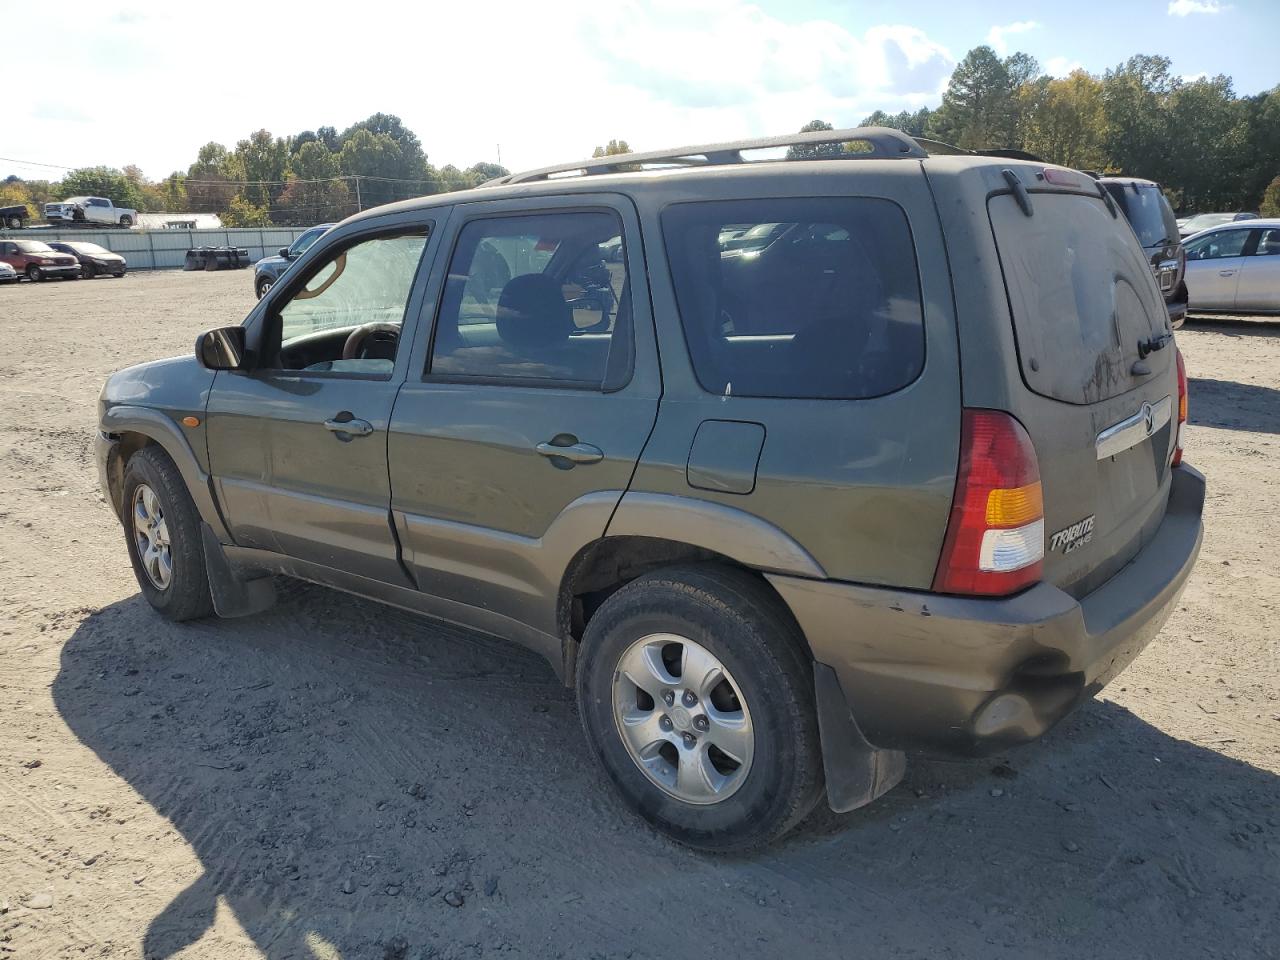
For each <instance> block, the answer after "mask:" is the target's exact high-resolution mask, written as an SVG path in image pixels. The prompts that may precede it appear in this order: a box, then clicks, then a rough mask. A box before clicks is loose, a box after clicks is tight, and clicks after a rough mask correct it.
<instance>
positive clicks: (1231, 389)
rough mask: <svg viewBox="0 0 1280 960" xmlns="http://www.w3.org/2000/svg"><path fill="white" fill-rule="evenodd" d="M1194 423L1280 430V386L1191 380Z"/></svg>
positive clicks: (1238, 428)
mask: <svg viewBox="0 0 1280 960" xmlns="http://www.w3.org/2000/svg"><path fill="white" fill-rule="evenodd" d="M1189 394H1190V398H1191V403H1190V404H1189V407H1190V409H1189V411H1188V419H1189V420H1190V422H1191V424H1192V426H1197V427H1216V428H1218V429H1220V430H1244V431H1248V432H1250V433H1280V390H1278V389H1276V388H1275V387H1266V386H1262V385H1261V384H1256V383H1240V382H1238V381H1235V380H1206V379H1204V378H1201V377H1192V378H1191V379H1190V381H1189Z"/></svg>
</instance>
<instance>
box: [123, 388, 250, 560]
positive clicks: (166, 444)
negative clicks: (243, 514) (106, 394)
mask: <svg viewBox="0 0 1280 960" xmlns="http://www.w3.org/2000/svg"><path fill="white" fill-rule="evenodd" d="M99 427H100V429H101V430H102V431H103V432H104V433H108V434H118V433H140V434H143V435H144V436H147V437H150V438H151V439H152V440H154V441H155V442H156V443H158V444H160V446H161V447H163V448H164V452H165V453H167V454H169V457H170V459H172V460H173V462H174V463H175V464H176V465H177V467H178V471H179V472H180V473H181V474H182V479H183V481H184V482H185V483H186V485H187V490H188V491H189V492H190V494H191V499H192V500H194V501H195V505H196V510H198V511H199V513H200V519H201V520H203V521H204V522H205V523H207V524H208V525H209V527H210V529H211V530H213V532H214V534H215V535H216V536H217V538H218V540H219V541H220V542H222V543H230V542H231V535H230V534H229V533H227V528H226V525H225V524H224V523H223V522H222V514H221V513H220V512H219V511H218V506H217V503H216V502H215V501H214V498H213V491H212V490H211V489H210V486H209V474H207V473H205V471H204V470H203V468H201V466H200V463H199V461H198V460H197V459H196V455H195V452H194V451H193V450H192V449H191V444H190V442H189V441H188V440H187V438H186V436H185V435H184V434H183V433H182V430H181V429H180V428H179V427H178V425H177V424H176V423H174V422H173V420H172V419H171V418H170V417H169V416H167V415H166V414H165V413H163V412H161V411H159V410H153V409H151V408H149V407H137V406H132V405H129V404H118V405H116V406H113V407H108V408H107V409H106V410H105V411H104V412H103V414H102V417H101V420H100V421H99ZM112 507H113V508H116V509H117V511H118V507H119V505H118V504H112Z"/></svg>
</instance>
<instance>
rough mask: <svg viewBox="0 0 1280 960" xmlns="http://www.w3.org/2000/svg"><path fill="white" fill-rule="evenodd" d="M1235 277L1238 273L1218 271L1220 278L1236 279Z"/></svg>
mask: <svg viewBox="0 0 1280 960" xmlns="http://www.w3.org/2000/svg"><path fill="white" fill-rule="evenodd" d="M1235 275H1236V272H1235V271H1234V270H1219V271H1218V276H1220V277H1234V276H1235Z"/></svg>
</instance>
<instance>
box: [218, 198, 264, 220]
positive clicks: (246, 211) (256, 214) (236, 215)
mask: <svg viewBox="0 0 1280 960" xmlns="http://www.w3.org/2000/svg"><path fill="white" fill-rule="evenodd" d="M221 216H222V222H223V224H224V225H225V226H228V227H269V226H271V213H270V211H268V210H267V208H266V207H263V206H257V205H256V204H252V203H249V202H248V201H247V200H245V199H244V198H243V197H240V196H234V197H232V198H231V202H230V203H229V204H228V205H227V209H226V210H225V211H224V212H223V213H222V214H221Z"/></svg>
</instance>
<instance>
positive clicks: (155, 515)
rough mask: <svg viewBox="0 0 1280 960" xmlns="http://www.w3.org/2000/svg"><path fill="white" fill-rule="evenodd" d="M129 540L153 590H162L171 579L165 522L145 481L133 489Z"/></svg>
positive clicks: (168, 542) (158, 502) (162, 513)
mask: <svg viewBox="0 0 1280 960" xmlns="http://www.w3.org/2000/svg"><path fill="white" fill-rule="evenodd" d="M133 540H134V544H135V545H136V546H137V548H138V559H139V560H140V561H141V562H142V569H143V572H145V573H146V575H147V579H148V580H150V581H151V585H152V586H154V587H155V588H156V589H157V590H164V589H165V588H166V587H168V586H169V583H170V582H171V581H172V580H173V553H172V548H171V545H170V541H169V525H168V523H167V522H166V521H165V517H164V508H163V507H161V506H160V498H159V497H157V496H156V492H155V491H154V490H152V489H151V488H150V487H149V486H147V485H146V484H145V483H140V484H138V487H137V489H136V490H134V492H133Z"/></svg>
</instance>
